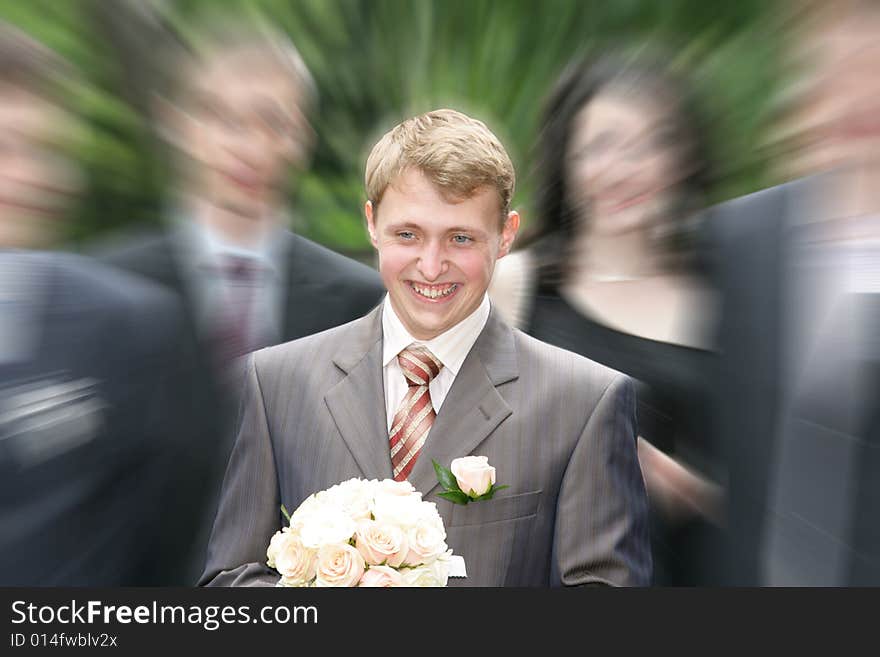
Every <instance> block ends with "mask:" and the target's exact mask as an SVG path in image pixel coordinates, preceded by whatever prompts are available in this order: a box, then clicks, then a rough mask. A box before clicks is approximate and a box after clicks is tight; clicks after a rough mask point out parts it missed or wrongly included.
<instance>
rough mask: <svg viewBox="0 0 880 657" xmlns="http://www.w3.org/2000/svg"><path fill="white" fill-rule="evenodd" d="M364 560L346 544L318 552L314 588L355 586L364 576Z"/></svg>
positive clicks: (326, 547) (324, 548)
mask: <svg viewBox="0 0 880 657" xmlns="http://www.w3.org/2000/svg"><path fill="white" fill-rule="evenodd" d="M365 566H366V564H365V563H364V558H363V557H362V556H361V553H360V552H358V551H357V550H355V549H354V548H353V547H352V546H350V545H349V544H348V543H342V544H339V545H326V546H324V547H322V548H321V549H320V550H318V563H317V567H316V575H317V579H315V586H322V587H326V586H355V585H356V584H357V583H358V582H359V581H360V579H361V577H362V576H363V574H364V568H365Z"/></svg>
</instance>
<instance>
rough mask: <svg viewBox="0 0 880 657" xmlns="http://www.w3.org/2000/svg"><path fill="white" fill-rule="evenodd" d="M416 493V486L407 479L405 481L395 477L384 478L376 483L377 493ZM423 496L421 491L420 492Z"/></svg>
mask: <svg viewBox="0 0 880 657" xmlns="http://www.w3.org/2000/svg"><path fill="white" fill-rule="evenodd" d="M413 493H416V489H415V487H413V485H412V484H411V483H409V482H408V481H407V480H406V479H404V480H403V481H394V480H393V479H383V480H382V481H380V482H378V484H377V485H376V494H377V495H378V494H385V495H404V496H405V495H412V494H413ZM418 495H419V496H421V493H418Z"/></svg>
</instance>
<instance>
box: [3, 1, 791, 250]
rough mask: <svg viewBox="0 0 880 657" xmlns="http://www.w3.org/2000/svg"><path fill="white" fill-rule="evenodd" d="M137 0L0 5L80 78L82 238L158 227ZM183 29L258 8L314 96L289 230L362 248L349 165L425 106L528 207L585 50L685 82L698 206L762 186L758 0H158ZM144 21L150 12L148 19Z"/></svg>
mask: <svg viewBox="0 0 880 657" xmlns="http://www.w3.org/2000/svg"><path fill="white" fill-rule="evenodd" d="M149 6H150V5H148V3H146V2H139V1H137V0H132V1H129V0H28V1H26V2H25V1H23V0H0V19H4V20H7V21H9V22H12V23H14V24H16V25H18V26H20V27H22V28H23V29H24V30H25V31H27V32H29V33H31V34H32V35H34V36H36V37H37V38H39V39H41V40H43V41H44V42H45V43H47V44H48V45H50V46H51V47H53V48H55V49H56V50H58V51H59V52H60V53H62V54H63V55H64V56H65V57H67V58H68V59H69V60H71V61H72V62H73V63H74V64H75V65H76V66H77V68H78V69H79V70H80V71H81V72H82V80H81V82H82V84H81V85H80V87H81V88H80V93H79V94H78V96H77V99H78V100H77V106H78V109H79V110H81V111H82V112H83V113H84V114H85V116H86V118H87V122H86V123H87V126H88V128H89V130H88V131H87V135H88V137H87V138H85V139H83V140H81V141H80V142H79V146H78V149H77V150H78V152H77V155H78V157H79V158H80V159H81V161H82V162H83V164H84V165H85V166H86V168H87V172H88V175H89V180H90V182H91V185H90V187H89V192H88V194H87V196H86V198H85V199H84V202H83V204H82V206H81V208H80V210H79V212H78V214H77V217H76V218H75V220H74V221H73V222H72V226H71V237H72V239H74V240H86V239H91V238H93V237H95V236H96V235H97V234H100V233H106V232H110V231H115V230H119V229H122V228H125V227H128V226H130V225H132V224H140V223H155V222H157V221H159V216H160V213H161V208H162V190H163V188H164V185H165V184H166V183H167V182H168V181H167V176H166V175H165V173H166V172H165V170H164V167H163V164H162V162H161V160H160V159H158V158H157V157H156V152H155V151H154V149H153V148H152V144H151V139H152V136H151V133H150V131H149V129H148V125H147V122H146V120H145V99H144V95H143V92H144V89H145V88H146V86H147V84H146V83H147V82H148V80H149V76H150V75H152V74H154V73H155V71H154V70H153V68H154V62H153V59H154V55H155V53H156V51H157V50H158V49H160V48H161V47H162V43H163V41H162V38H161V35H160V34H159V32H157V31H156V30H155V26H154V25H153V24H152V22H151V21H150V20H149V18H148V17H149V13H148V12H145V8H146V7H149ZM154 7H155V8H156V10H157V11H158V12H159V14H160V15H161V16H162V17H163V19H164V20H165V21H167V23H168V24H170V25H173V26H175V27H176V28H177V29H178V30H179V31H180V32H181V33H184V34H185V33H186V31H187V30H188V29H192V27H193V26H197V25H198V24H199V21H200V20H202V18H203V17H204V15H205V13H206V12H209V11H217V10H218V9H222V10H223V11H230V12H241V13H242V14H244V15H245V16H248V17H263V18H264V19H265V20H268V21H270V22H271V23H272V24H274V25H276V26H278V27H280V28H282V29H284V30H285V31H287V32H288V33H289V34H290V35H291V36H292V38H293V40H294V42H295V43H296V44H297V47H298V48H299V49H300V51H301V53H302V55H303V58H304V59H305V60H306V63H307V64H308V65H309V67H310V69H311V71H312V73H313V75H314V76H315V79H316V81H317V83H318V87H319V91H320V107H319V111H318V112H317V114H316V116H315V119H314V123H315V128H316V130H317V132H318V143H317V150H316V153H315V156H314V161H313V166H312V168H311V170H310V172H309V173H308V174H307V175H306V176H305V177H304V178H301V179H300V180H298V181H297V182H296V184H295V185H292V187H291V193H292V194H293V195H295V197H296V208H297V212H296V226H295V228H296V230H298V231H299V232H301V233H303V234H305V235H307V236H309V237H311V238H313V239H315V240H317V241H319V242H322V243H325V244H328V245H330V246H332V247H334V248H337V249H339V250H341V251H344V252H349V253H354V254H356V253H358V252H362V251H364V250H365V249H366V248H367V242H366V236H365V231H364V229H363V227H362V219H361V207H362V203H363V200H364V194H363V183H362V179H363V163H364V159H365V156H366V153H367V151H368V149H369V146H370V145H371V144H372V143H373V142H374V141H375V139H376V138H377V137H378V136H379V135H380V134H381V133H382V132H383V131H384V130H386V129H388V128H389V127H391V126H392V125H394V124H395V123H396V122H398V121H399V120H400V119H401V118H404V117H406V116H409V115H412V114H415V113H418V112H421V111H424V110H427V109H430V108H433V107H438V106H447V107H455V108H458V109H462V110H463V111H466V112H469V113H472V114H473V115H475V116H477V117H479V118H481V119H483V120H484V121H486V122H487V123H488V124H489V125H490V127H492V128H493V130H495V131H496V133H497V134H498V135H499V136H500V137H501V139H502V141H503V142H504V143H505V145H506V146H507V147H508V149H509V151H510V154H511V157H512V158H513V160H514V164H515V165H516V167H517V171H518V178H519V179H518V187H517V194H516V197H515V199H514V202H515V205H516V206H518V207H519V208H520V209H521V210H522V211H523V213H524V218H525V221H526V223H528V222H529V221H530V219H531V217H530V211H529V208H530V201H531V198H532V195H533V188H534V184H533V173H534V172H533V167H532V166H531V163H532V157H531V151H532V146H533V143H534V138H535V134H536V126H537V120H538V116H539V113H540V109H541V104H542V100H543V98H544V97H545V95H546V93H547V91H548V89H549V87H550V86H551V85H552V83H553V80H554V79H555V77H556V76H557V75H558V73H559V72H560V70H561V69H562V68H563V66H564V65H565V64H566V62H567V61H569V60H570V59H571V57H572V56H574V55H575V54H576V53H579V52H581V51H583V50H585V49H602V48H609V47H610V48H615V49H621V48H625V49H629V50H632V49H638V48H640V47H644V46H648V45H651V44H658V43H659V44H662V45H663V46H664V48H665V50H666V51H667V52H669V53H671V56H672V58H673V62H672V64H673V65H674V66H676V67H677V68H680V69H681V70H682V71H683V72H684V73H686V74H687V75H689V76H691V78H692V79H693V80H694V83H695V87H696V90H697V92H698V98H699V99H700V100H701V101H702V104H703V106H704V109H705V112H706V115H707V117H708V119H709V126H710V128H711V134H710V135H709V137H710V140H711V144H710V146H711V151H710V152H711V153H712V155H713V157H714V160H715V164H716V168H717V173H718V178H717V181H716V182H717V185H716V188H715V190H714V198H713V199H712V200H715V201H717V200H721V199H724V198H729V197H732V196H736V195H740V194H744V193H748V192H750V191H753V190H755V189H759V188H761V187H763V186H766V185H767V184H769V183H770V182H772V181H770V179H769V178H770V174H769V171H768V166H767V162H766V158H765V157H764V156H763V155H762V150H761V149H760V148H758V146H757V144H760V143H762V135H763V134H764V132H765V131H766V129H767V127H768V125H769V123H770V121H771V119H772V117H773V112H774V107H775V103H776V99H777V97H778V95H779V93H778V92H779V90H780V89H781V86H782V78H781V72H780V66H779V65H778V62H779V59H780V52H781V49H782V47H784V44H783V43H781V42H782V41H783V40H784V39H783V38H782V37H781V36H780V31H779V29H778V24H777V21H776V15H775V8H774V5H772V4H771V3H768V2H764V1H759V0H739V1H738V2H706V1H705V0H666V1H662V0H654V1H650V0H614V1H611V0H606V1H601V2H600V1H594V0H409V1H406V0H228V1H226V2H216V1H214V0H176V1H175V0H168V1H161V2H156V3H154ZM145 16H146V18H145Z"/></svg>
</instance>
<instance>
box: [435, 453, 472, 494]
mask: <svg viewBox="0 0 880 657" xmlns="http://www.w3.org/2000/svg"><path fill="white" fill-rule="evenodd" d="M431 463H433V464H434V472H436V473H437V479H438V480H439V481H440V485H441V486H443V488H445V489H446V490H448V491H452V492H458V493H462V490H461V489H460V488H459V487H458V482H457V481H456V480H455V475H454V474H452V471H451V470H447V469H446V468H444V467H443V466H442V465H440V464H439V463H437V461H435V460H434V459H431ZM462 495H464V493H462Z"/></svg>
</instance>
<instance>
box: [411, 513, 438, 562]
mask: <svg viewBox="0 0 880 657" xmlns="http://www.w3.org/2000/svg"><path fill="white" fill-rule="evenodd" d="M407 542H408V543H409V553H408V554H407V555H406V558H405V559H404V560H403V563H405V564H407V565H409V566H418V565H419V564H423V563H430V562H432V561H434V560H435V559H437V557H439V556H440V555H441V554H444V553H445V552H446V550H447V545H446V532H445V531H444V530H443V523H442V522H441V523H440V526H439V527H438V526H437V523H436V522H434V521H432V520H430V519H428V518H425V519H423V520H422V521H420V522H419V524H417V525H416V526H415V527H412V528H411V529H410V530H409V532H408V533H407Z"/></svg>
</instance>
